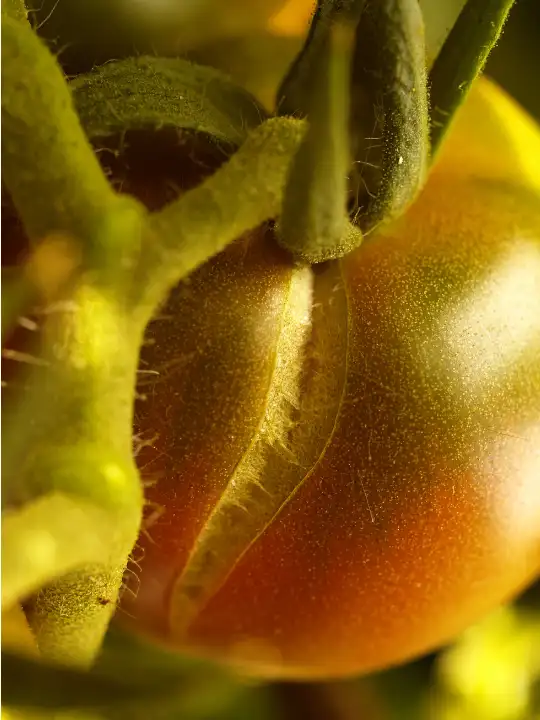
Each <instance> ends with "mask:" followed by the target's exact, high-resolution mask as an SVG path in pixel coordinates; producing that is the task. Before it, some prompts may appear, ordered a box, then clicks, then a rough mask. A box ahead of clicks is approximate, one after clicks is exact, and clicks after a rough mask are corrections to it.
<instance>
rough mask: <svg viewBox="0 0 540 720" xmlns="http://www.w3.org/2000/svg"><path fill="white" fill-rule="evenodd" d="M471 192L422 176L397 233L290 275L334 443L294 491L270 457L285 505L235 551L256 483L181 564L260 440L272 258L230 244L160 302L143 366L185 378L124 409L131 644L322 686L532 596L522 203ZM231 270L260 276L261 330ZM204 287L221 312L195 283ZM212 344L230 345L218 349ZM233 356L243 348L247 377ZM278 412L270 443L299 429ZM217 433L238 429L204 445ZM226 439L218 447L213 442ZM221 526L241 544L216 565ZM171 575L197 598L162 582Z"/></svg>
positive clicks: (272, 347)
mask: <svg viewBox="0 0 540 720" xmlns="http://www.w3.org/2000/svg"><path fill="white" fill-rule="evenodd" d="M481 170H482V168H481V167H480V168H478V172H477V173H469V174H466V173H463V172H458V171H452V172H450V173H448V174H446V175H445V173H444V172H443V168H442V167H440V166H439V167H438V168H437V172H435V173H434V174H433V175H432V177H431V179H430V181H429V182H428V184H427V186H426V188H425V190H424V192H423V193H422V195H421V196H420V198H419V199H418V200H417V202H416V203H415V204H414V206H413V207H412V208H411V209H410V210H409V211H408V213H407V214H406V216H405V217H404V218H402V219H401V220H400V221H399V222H397V223H394V224H393V225H392V226H391V227H388V228H386V229H385V230H384V231H380V232H379V233H378V234H373V236H371V237H370V238H368V239H366V241H365V244H364V246H363V247H361V248H360V249H359V250H357V251H356V252H355V253H353V254H352V255H350V256H348V257H347V258H344V259H343V260H341V261H339V262H333V263H327V264H325V265H323V266H321V267H320V268H318V269H314V270H313V271H312V274H311V289H310V293H311V298H312V301H311V313H312V314H311V320H310V322H311V329H310V332H311V336H310V338H309V339H308V340H307V341H306V344H305V346H304V349H306V348H308V346H310V344H312V345H313V344H314V345H315V346H316V347H317V348H318V352H317V353H313V352H311V351H310V350H306V352H305V358H307V359H309V361H310V363H311V364H310V366H309V368H307V369H306V367H303V369H302V373H303V374H302V377H301V380H302V383H301V385H302V387H309V388H311V387H315V388H317V386H316V385H314V386H312V385H310V384H309V382H308V383H307V385H306V382H307V381H306V377H307V376H310V377H311V376H321V377H323V378H324V377H325V376H330V375H332V376H333V373H334V372H337V373H338V375H339V372H341V370H340V369H343V368H344V371H343V373H344V374H343V382H342V384H341V385H340V383H339V382H337V383H335V384H334V385H333V386H332V392H331V393H330V392H328V394H327V400H328V403H327V405H328V410H327V418H326V419H327V420H332V428H333V429H332V430H331V432H329V433H328V435H327V436H325V437H324V438H323V439H324V442H323V447H322V449H321V451H320V452H319V454H318V456H317V459H316V462H314V463H312V465H311V466H310V468H309V469H308V470H307V471H306V470H305V469H304V468H303V467H302V463H301V462H300V461H299V460H298V457H297V455H298V454H301V453H299V452H296V455H295V451H296V450H297V448H295V447H294V444H293V445H288V444H287V443H286V442H285V443H284V444H283V446H282V447H281V452H282V454H283V455H285V456H286V455H287V452H289V451H291V450H292V451H293V453H292V456H291V464H294V463H296V465H297V467H298V481H297V483H296V484H295V485H294V487H293V489H292V491H291V492H289V493H288V494H287V496H286V498H285V501H284V502H281V503H279V504H277V505H276V507H275V512H274V513H273V515H272V516H271V518H270V520H269V521H268V522H265V524H264V526H263V527H262V529H261V530H260V531H257V532H255V531H254V530H253V527H254V520H253V515H254V514H255V513H257V512H259V511H260V512H261V513H263V510H264V508H265V506H266V505H267V504H268V503H270V502H275V493H274V491H275V483H274V484H270V485H268V484H266V479H265V478H267V475H265V473H264V472H263V473H261V474H259V475H257V476H256V477H255V478H254V479H248V482H249V483H251V490H250V492H251V493H253V492H254V491H255V489H256V488H257V487H259V486H260V487H259V490H258V495H257V496H256V497H254V498H252V497H251V496H250V497H249V498H248V500H249V502H244V496H241V498H242V501H241V502H240V501H238V505H239V510H238V513H237V515H234V516H233V515H231V514H228V515H225V518H226V519H227V521H228V522H229V525H228V526H227V525H225V526H224V525H223V524H222V525H221V526H218V527H221V534H219V535H218V536H217V538H216V537H214V538H213V539H212V538H210V540H208V541H206V540H205V542H206V544H204V543H203V544H202V548H203V550H202V552H203V555H202V560H198V559H197V552H198V550H197V543H198V542H199V541H200V538H201V536H204V533H205V532H207V531H208V527H209V526H211V522H212V518H211V516H212V513H213V511H214V510H215V507H216V506H219V505H220V503H221V504H222V503H223V499H224V497H225V496H226V495H227V493H229V494H230V493H231V488H230V486H231V481H234V480H235V478H237V477H238V468H241V466H242V463H243V462H244V458H245V457H246V456H249V454H250V453H251V452H252V451H253V446H254V440H253V437H254V435H256V434H257V433H260V430H261V427H263V426H264V421H263V419H262V414H261V413H263V411H264V407H265V403H266V404H268V397H269V394H270V390H269V385H268V384H267V383H270V384H272V373H275V367H276V362H277V360H279V352H278V350H277V349H276V348H277V344H278V343H279V337H280V333H282V332H283V323H282V322H281V320H280V318H281V319H282V318H283V313H284V308H285V306H286V303H287V302H288V300H287V298H290V293H291V288H292V287H293V278H294V275H295V273H296V272H297V269H296V268H294V267H293V266H292V265H288V263H287V261H286V260H285V259H283V258H282V260H281V261H280V263H279V267H280V271H279V273H277V274H276V266H275V258H272V256H271V251H270V247H271V243H270V241H269V238H268V237H264V238H261V237H260V236H259V237H253V238H252V239H251V240H249V239H244V240H243V241H242V242H241V243H239V244H235V245H233V246H231V248H229V249H228V250H227V251H226V253H224V254H223V255H222V256H219V257H218V258H217V259H216V260H215V261H213V262H212V263H209V264H208V265H207V266H205V268H203V269H202V270H201V271H199V273H196V274H195V275H194V276H193V278H192V281H191V282H192V285H191V288H192V290H193V292H194V293H195V295H194V296H192V300H193V303H194V304H192V306H191V307H188V305H185V304H184V302H183V301H182V300H181V298H180V297H179V296H178V295H177V294H173V296H172V300H171V302H172V305H170V306H168V307H166V308H165V309H164V313H165V314H167V313H168V311H169V309H172V310H173V312H172V319H169V321H167V320H166V321H164V322H160V321H159V320H157V321H156V322H155V323H154V324H153V325H152V326H151V327H150V328H149V334H148V338H149V340H151V341H153V342H154V345H153V346H149V347H150V348H152V353H153V355H152V357H150V356H148V355H147V354H146V353H145V352H143V360H144V361H145V362H147V363H148V365H147V367H148V368H149V369H151V368H154V369H157V370H159V369H160V357H161V353H162V352H164V350H166V352H167V353H168V354H169V356H170V357H175V356H176V357H178V358H180V357H183V356H184V355H185V352H186V348H188V347H192V348H194V350H193V352H195V353H196V355H197V358H198V360H197V364H196V365H191V366H189V365H184V368H183V372H182V373H181V374H177V375H176V376H170V375H168V374H167V372H165V368H164V367H163V372H162V374H161V376H160V378H159V380H158V381H157V382H153V383H151V384H150V385H149V386H148V392H147V400H146V401H144V402H142V403H140V404H139V406H138V414H137V429H138V430H139V431H140V432H142V436H141V437H143V438H144V437H146V438H152V442H151V443H150V444H149V446H148V447H146V448H144V449H143V450H142V451H141V454H140V459H141V463H140V464H141V468H142V471H143V477H144V476H147V477H149V478H150V479H152V473H153V472H155V473H156V474H155V477H154V478H153V480H154V482H153V484H151V485H149V487H148V488H147V496H148V499H149V501H150V502H151V503H152V505H151V506H150V513H151V515H150V516H151V517H152V522H151V523H150V525H149V527H148V528H147V533H148V536H147V535H146V534H145V533H143V534H142V535H141V538H140V544H141V545H142V546H143V549H144V556H143V557H142V559H141V560H140V568H139V569H138V570H137V571H136V573H137V577H138V582H139V588H138V591H137V592H136V596H135V598H133V597H130V595H129V594H126V596H125V601H124V604H125V607H126V609H127V610H128V612H129V613H130V615H132V616H134V619H133V621H132V623H133V626H134V627H137V629H138V630H142V631H143V632H146V633H148V634H149V635H153V636H154V637H156V638H157V639H158V640H159V641H161V642H165V643H169V644H171V645H174V646H176V647H179V648H181V649H183V650H186V649H187V650H191V651H193V652H194V653H198V654H208V655H211V656H214V657H216V658H220V659H224V660H228V661H231V662H232V663H234V664H237V665H238V666H239V667H240V668H242V670H244V671H246V672H250V673H253V674H261V675H269V676H281V677H291V678H300V677H305V678H317V677H319V678H321V677H337V676H342V675H348V674H356V673H360V672H367V671H371V670H374V669H377V668H381V667H386V666H388V665H390V664H394V663H398V662H402V661H404V660H406V659H408V658H410V657H413V656H415V655H417V654H419V653H422V652H425V651H427V650H429V649H431V648H433V647H435V646H437V645H439V644H441V643H444V642H446V641H448V640H450V639H451V638H452V637H453V636H455V635H456V634H457V633H458V632H459V631H460V630H461V629H463V628H464V627H466V626H467V625H468V624H470V623H472V622H474V621H475V620H476V619H478V618H479V617H481V615H482V614H483V613H484V612H486V611H487V610H489V609H490V608H491V607H493V606H494V605H496V604H498V603H499V602H501V601H503V600H505V599H507V598H508V597H510V596H511V595H513V594H515V593H516V592H517V591H518V590H519V589H520V588H521V587H523V586H524V585H525V584H526V583H527V582H529V581H530V580H531V579H532V578H533V577H534V576H535V574H536V573H537V572H538V570H539V568H540V198H539V196H538V194H537V193H536V191H535V189H534V188H532V189H531V188H528V187H526V186H523V187H520V185H519V183H518V182H516V181H515V178H514V177H512V180H511V182H505V180H504V178H502V177H501V176H500V175H497V176H495V177H491V178H490V177H489V175H486V176H484V177H482V172H481ZM239 248H243V252H245V253H246V254H245V257H246V258H250V257H252V258H253V257H254V256H253V253H255V256H257V255H258V256H259V258H260V260H261V264H260V265H259V268H260V271H261V273H260V275H258V276H257V277H258V278H259V281H260V283H261V284H260V286H259V287H260V288H262V287H264V288H265V289H264V293H263V294H262V295H258V298H259V301H260V302H261V304H262V306H264V307H265V308H266V313H263V316H262V320H260V319H259V315H258V313H259V311H260V310H259V308H258V307H257V305H256V303H255V302H254V295H250V293H249V292H247V293H246V283H247V284H248V285H249V281H250V278H251V271H250V270H249V269H248V266H244V265H242V264H240V265H238V264H237V260H238V255H237V253H238V249H239ZM266 253H268V254H266ZM232 258H236V260H234V261H233V262H232V263H230V260H231V259H232ZM266 263H268V264H267V265H266ZM226 266H227V267H228V268H229V272H230V273H231V275H230V278H229V280H230V283H231V284H230V285H229V294H227V293H223V292H221V290H219V283H218V284H217V285H216V284H215V277H214V280H212V273H214V272H217V273H218V276H219V274H220V273H222V272H223V268H225V267H226ZM265 267H266V270H265V269H264V268H265ZM216 268H217V270H216ZM220 268H221V270H220ZM329 278H330V279H331V280H332V281H331V282H329ZM336 278H337V282H336ZM222 281H225V275H222ZM186 287H188V288H189V284H188V285H187V286H186ZM299 287H300V286H299ZM184 291H185V289H184ZM177 292H178V291H175V293H177ZM229 307H230V308H232V311H231V312H229V311H228V308H229ZM336 307H337V308H338V309H337V310H336ZM188 310H190V312H188ZM201 310H202V312H201ZM333 313H337V314H336V318H337V324H338V326H339V328H340V329H341V331H340V332H338V333H337V334H335V335H331V334H330V335H329V336H328V337H332V342H328V341H325V342H322V344H321V341H320V338H319V337H318V335H321V333H320V332H319V326H320V323H321V322H323V319H324V318H325V317H327V316H328V315H331V314H333ZM174 318H176V319H174ZM214 318H215V321H213V319H214ZM167 322H169V325H168V326H167ZM175 323H179V327H180V328H182V332H181V333H177V332H176V331H174V332H173V331H172V330H171V328H174V324H175ZM231 327H236V328H237V329H238V331H239V332H238V333H235V334H234V340H233V342H232V343H227V342H226V338H227V337H230V333H231ZM325 332H328V331H327V330H326V331H325ZM322 334H323V335H324V333H322ZM208 335H209V341H208V343H207V344H205V343H206V340H205V338H207V336H208ZM242 337H244V338H245V337H247V338H257V343H255V345H254V347H255V348H256V357H257V358H258V359H257V360H256V361H255V362H253V363H251V361H250V357H251V355H250V352H251V351H250V345H251V340H250V341H249V342H248V343H247V344H246V343H245V342H242V341H241V338H242ZM343 338H345V342H343ZM317 343H318V344H317ZM213 347H214V350H212V348H213ZM216 347H218V348H221V350H220V353H218V355H219V357H220V360H219V361H218V360H216V354H215V348H216ZM226 348H227V350H228V353H229V354H228V355H227V354H226V350H225V349H226ZM321 348H323V349H324V352H322V353H321V352H319V351H320V350H321ZM239 349H241V350H242V352H243V353H245V355H242V352H241V353H240V355H238V357H240V362H237V353H238V350H239ZM254 357H255V355H254ZM263 358H266V360H267V363H266V364H265V363H264V362H263V360H262V359H263ZM336 358H337V360H336ZM315 360H316V362H314V361H315ZM246 362H247V364H248V365H249V367H250V368H251V370H250V372H246V371H245V369H244V368H245V367H246V365H244V364H243V363H246ZM272 368H273V369H272ZM336 368H337V370H336ZM219 372H221V373H222V378H221V380H219V382H218V381H217V380H215V379H214V380H213V381H212V382H210V383H207V378H208V377H210V378H212V377H214V378H215V375H216V373H217V374H218V375H219ZM308 379H309V377H308ZM242 381H244V382H242ZM323 387H325V386H323ZM286 389H287V391H288V388H286ZM318 391H319V392H320V387H319V390H318ZM295 403H296V399H295V398H292V400H291V418H290V419H291V422H292V423H293V424H294V423H295V422H296V423H299V424H301V423H302V422H304V423H309V420H310V416H307V418H306V417H302V412H303V405H302V404H295ZM235 412H236V413H237V414H236V418H249V423H248V424H246V423H243V422H240V423H238V421H237V420H236V421H234V422H233V423H232V424H229V425H227V426H226V423H227V422H228V418H232V417H233V414H234V413H235ZM317 417H318V416H317ZM235 423H238V424H237V425H235ZM225 426H226V429H225ZM233 426H234V427H235V428H236V427H237V428H238V429H239V431H240V437H236V438H235V441H234V442H228V440H227V439H228V437H230V434H231V433H232V435H235V436H236V432H233V431H232V428H233ZM193 427H195V428H196V431H197V438H196V440H197V443H195V445H194V446H193V445H191V444H189V443H188V440H189V437H190V436H189V432H191V430H190V428H193ZM318 427H319V426H318V425H316V424H315V423H314V428H315V429H316V428H318ZM314 434H316V432H315V430H314ZM291 437H293V439H294V436H291V435H287V438H289V439H290V438H291ZM309 442H312V438H309ZM313 443H314V448H316V447H318V446H317V444H316V442H315V441H314V440H313ZM193 447H195V450H193ZM210 453H211V456H210ZM193 457H196V458H197V462H193ZM205 457H206V463H205ZM276 462H277V460H276ZM255 469H260V468H259V467H258V466H256V468H255ZM267 469H268V467H267ZM242 477H243V478H244V480H245V474H244V475H242ZM265 493H266V495H265ZM269 498H270V499H269ZM233 499H234V496H233ZM155 510H157V512H154V511H155ZM242 513H244V514H242ZM231 519H234V521H235V522H234V523H233V522H232V521H231ZM239 526H244V527H245V526H249V527H250V528H251V529H250V532H251V535H249V533H248V534H246V536H245V537H246V542H245V544H244V547H242V549H241V550H240V551H238V552H236V554H235V555H234V554H233V556H230V554H229V555H228V545H229V544H230V543H229V540H231V542H232V540H234V541H236V540H237V537H238V533H239V532H240V533H241V528H240V530H239ZM227 527H228V530H229V535H228V534H227V532H225V530H226V529H227ZM205 548H206V550H207V558H205V556H204V552H205ZM220 553H221V554H222V555H223V557H224V558H225V560H224V561H223V564H222V567H221V568H220V567H217V570H215V567H216V563H215V558H213V556H216V555H217V556H219V555H220ZM194 558H195V560H194ZM218 559H219V558H218ZM212 563H214V564H212ZM218 565H219V563H218ZM186 566H187V568H188V569H189V568H190V567H193V566H194V567H195V571H194V574H195V576H197V574H198V577H199V579H200V578H202V584H203V585H204V582H205V581H206V580H207V581H208V582H207V584H208V586H209V587H210V588H211V591H210V592H208V593H206V595H205V594H204V593H202V594H201V593H200V592H199V591H200V588H197V586H196V585H194V584H191V585H190V584H189V583H188V582H187V581H186V580H185V578H186V573H187V571H186ZM187 574H188V575H189V573H187ZM192 574H193V573H192ZM190 582H191V581H190ZM194 588H195V589H196V590H197V592H196V593H194V594H193V597H194V603H195V607H196V611H195V612H191V611H190V612H191V615H189V617H188V618H187V621H186V623H185V625H184V626H182V623H181V622H180V621H179V618H178V615H179V613H178V609H176V611H175V609H174V604H175V603H177V602H178V601H179V600H185V598H186V597H187V596H188V595H189V593H191V592H192V591H193V589H194ZM134 589H135V586H134ZM188 599H189V598H188ZM186 608H188V609H189V604H186Z"/></svg>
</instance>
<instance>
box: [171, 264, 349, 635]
mask: <svg viewBox="0 0 540 720" xmlns="http://www.w3.org/2000/svg"><path fill="white" fill-rule="evenodd" d="M346 318H347V299H346V295H345V288H344V285H343V283H342V281H341V274H340V267H339V265H337V264H332V265H328V266H324V267H322V268H321V269H318V270H317V271H315V272H313V270H312V269H308V268H299V269H297V270H296V271H295V272H294V273H293V277H292V281H291V286H290V290H289V297H288V300H287V305H286V308H285V312H284V317H283V321H282V329H281V333H280V338H279V341H278V346H277V351H276V361H275V367H274V372H273V376H272V380H271V386H270V389H269V392H268V396H267V403H266V411H265V415H264V418H263V421H262V423H261V425H260V426H259V429H258V431H257V432H256V434H255V435H254V437H253V439H252V442H251V444H250V447H249V448H248V450H247V451H246V453H245V454H244V456H243V457H242V459H241V460H240V462H239V463H238V465H237V467H236V469H235V472H234V473H233V475H232V476H231V478H230V480H229V482H228V484H227V486H226V488H225V490H224V492H223V493H222V495H221V497H220V499H219V500H218V502H217V503H216V505H215V506H214V508H213V511H212V512H211V514H210V516H209V517H208V518H207V520H206V523H205V525H204V527H203V528H202V530H201V531H200V532H199V535H198V538H197V540H196V542H195V544H194V546H193V548H192V551H191V554H190V557H189V559H188V562H187V563H186V565H185V567H184V570H183V572H182V574H181V575H180V577H179V578H178V579H177V581H176V583H175V585H174V586H173V589H172V595H171V599H170V626H171V630H172V632H173V633H174V634H177V635H183V634H184V633H185V632H186V631H187V629H188V627H189V625H190V624H191V622H192V621H193V620H194V619H195V617H196V616H197V614H198V613H199V612H200V610H201V609H202V607H204V605H206V603H207V602H208V601H209V600H210V598H211V597H212V596H213V595H214V594H215V593H216V592H217V590H218V589H219V588H220V587H221V586H222V585H223V583H224V582H225V581H226V579H227V577H228V576H229V575H230V573H231V572H232V570H233V569H234V567H235V566H236V565H237V563H238V562H239V560H240V559H241V557H243V555H244V554H245V553H246V552H247V551H248V549H249V548H250V547H251V546H252V545H253V543H255V542H256V541H257V539H258V538H259V537H260V535H261V534H262V533H263V532H264V531H265V530H266V528H267V527H268V526H269V525H270V524H271V523H272V522H273V521H274V519H275V518H276V516H277V515H278V514H279V513H280V512H281V510H282V509H283V507H284V506H285V505H286V504H287V503H288V502H289V501H290V499H291V498H292V496H293V495H294V494H295V493H296V492H297V490H298V488H299V487H300V486H301V485H302V484H303V483H304V482H305V481H306V479H307V478H308V477H309V476H310V474H311V472H312V471H313V469H314V467H315V466H316V465H317V464H318V463H319V462H320V460H321V458H322V456H323V455H324V452H325V449H326V447H327V445H328V442H329V439H330V438H331V437H332V435H333V432H334V428H335V424H336V418H337V415H338V413H339V408H340V405H341V397H342V394H343V388H344V384H345V375H346V356H347V332H346V327H347V320H346ZM343 320H345V322H343ZM332 398H336V399H335V400H332Z"/></svg>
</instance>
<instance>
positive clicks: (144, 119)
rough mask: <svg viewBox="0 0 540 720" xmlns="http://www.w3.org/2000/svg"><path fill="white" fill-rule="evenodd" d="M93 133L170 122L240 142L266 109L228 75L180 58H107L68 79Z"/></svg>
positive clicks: (99, 134) (169, 124)
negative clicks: (105, 60) (88, 69)
mask: <svg viewBox="0 0 540 720" xmlns="http://www.w3.org/2000/svg"><path fill="white" fill-rule="evenodd" d="M71 89H72V92H73V98H74V101H75V106H76V108H77V111H78V113H79V116H80V118H81V121H82V123H83V125H84V128H85V130H86V132H87V134H88V135H89V136H90V137H91V138H96V137H106V136H110V135H113V134H118V133H124V132H125V131H126V130H138V129H148V128H150V129H156V128H165V127H173V128H178V129H184V130H192V131H195V132H200V133H205V134H207V135H209V136H211V137H213V138H215V139H216V140H220V141H222V142H225V143H230V144H232V145H235V146H238V145H239V144H240V143H242V142H243V140H245V138H246V137H247V134H248V133H249V131H250V130H251V129H253V128H255V127H256V126H257V125H259V124H260V123H261V122H262V121H263V120H264V119H265V117H266V113H265V111H264V109H263V108H262V106H261V105H260V104H259V103H258V102H257V100H256V99H255V98H254V97H253V96H252V95H250V94H249V93H248V92H246V90H244V89H243V88H241V87H239V86H238V85H236V84H235V83H234V82H233V81H232V80H230V79H229V78H228V77H227V76H226V75H224V74H222V73H221V72H219V71H218V70H215V69H214V68H210V67H203V66H201V65H195V64H194V63H190V62H188V61H187V60H181V59H179V58H155V57H139V58H129V59H127V60H120V61H116V62H110V63H107V64H106V65H103V66H101V67H98V68H96V70H94V71H93V72H91V73H88V74H87V75H81V76H79V77H77V78H76V79H75V80H73V81H72V82H71Z"/></svg>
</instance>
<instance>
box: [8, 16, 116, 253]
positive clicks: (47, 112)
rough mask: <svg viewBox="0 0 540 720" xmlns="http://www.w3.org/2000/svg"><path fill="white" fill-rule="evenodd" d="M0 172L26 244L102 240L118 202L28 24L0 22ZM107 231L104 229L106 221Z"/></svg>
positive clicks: (48, 56)
mask: <svg viewBox="0 0 540 720" xmlns="http://www.w3.org/2000/svg"><path fill="white" fill-rule="evenodd" d="M2 139H3V148H2V172H3V180H4V182H5V183H6V186H7V188H8V190H9V192H10V194H11V197H12V199H13V202H14V204H15V206H16V208H17V211H18V213H19V215H20V217H21V219H22V221H23V223H24V226H25V229H26V231H27V233H28V235H29V236H30V238H31V239H32V240H39V239H42V238H45V237H46V236H48V235H50V234H52V233H65V234H66V235H67V236H72V237H75V238H77V239H80V240H81V241H82V240H84V242H85V243H87V244H88V243H89V242H91V241H93V240H94V239H95V238H96V237H98V236H101V235H102V234H103V229H104V228H103V224H104V218H105V219H106V218H107V215H108V212H109V211H110V209H112V207H113V205H114V204H115V202H116V201H117V198H116V195H115V193H114V192H113V190H112V189H111V187H110V185H109V183H108V182H107V179H106V178H105V175H104V174H103V172H102V170H101V168H100V166H99V163H98V161H97V158H96V156H95V155H94V153H93V151H92V148H91V147H90V144H89V142H88V140H87V139H86V137H85V135H84V133H83V131H82V128H81V126H80V123H79V120H78V118H77V115H76V113H75V110H74V108H73V103H72V100H71V94H70V92H69V89H68V87H67V85H66V82H65V79H64V77H63V74H62V71H61V70H60V67H59V66H58V63H57V62H56V60H55V58H54V57H53V55H52V54H51V53H50V52H49V50H48V49H47V47H46V46H45V44H44V43H43V42H42V41H41V40H40V39H39V38H38V36H37V35H36V34H35V33H34V32H33V30H32V29H31V28H30V26H29V25H28V23H23V22H20V21H19V20H13V19H11V18H10V17H4V18H3V20H2ZM105 229H106V223H105Z"/></svg>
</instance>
